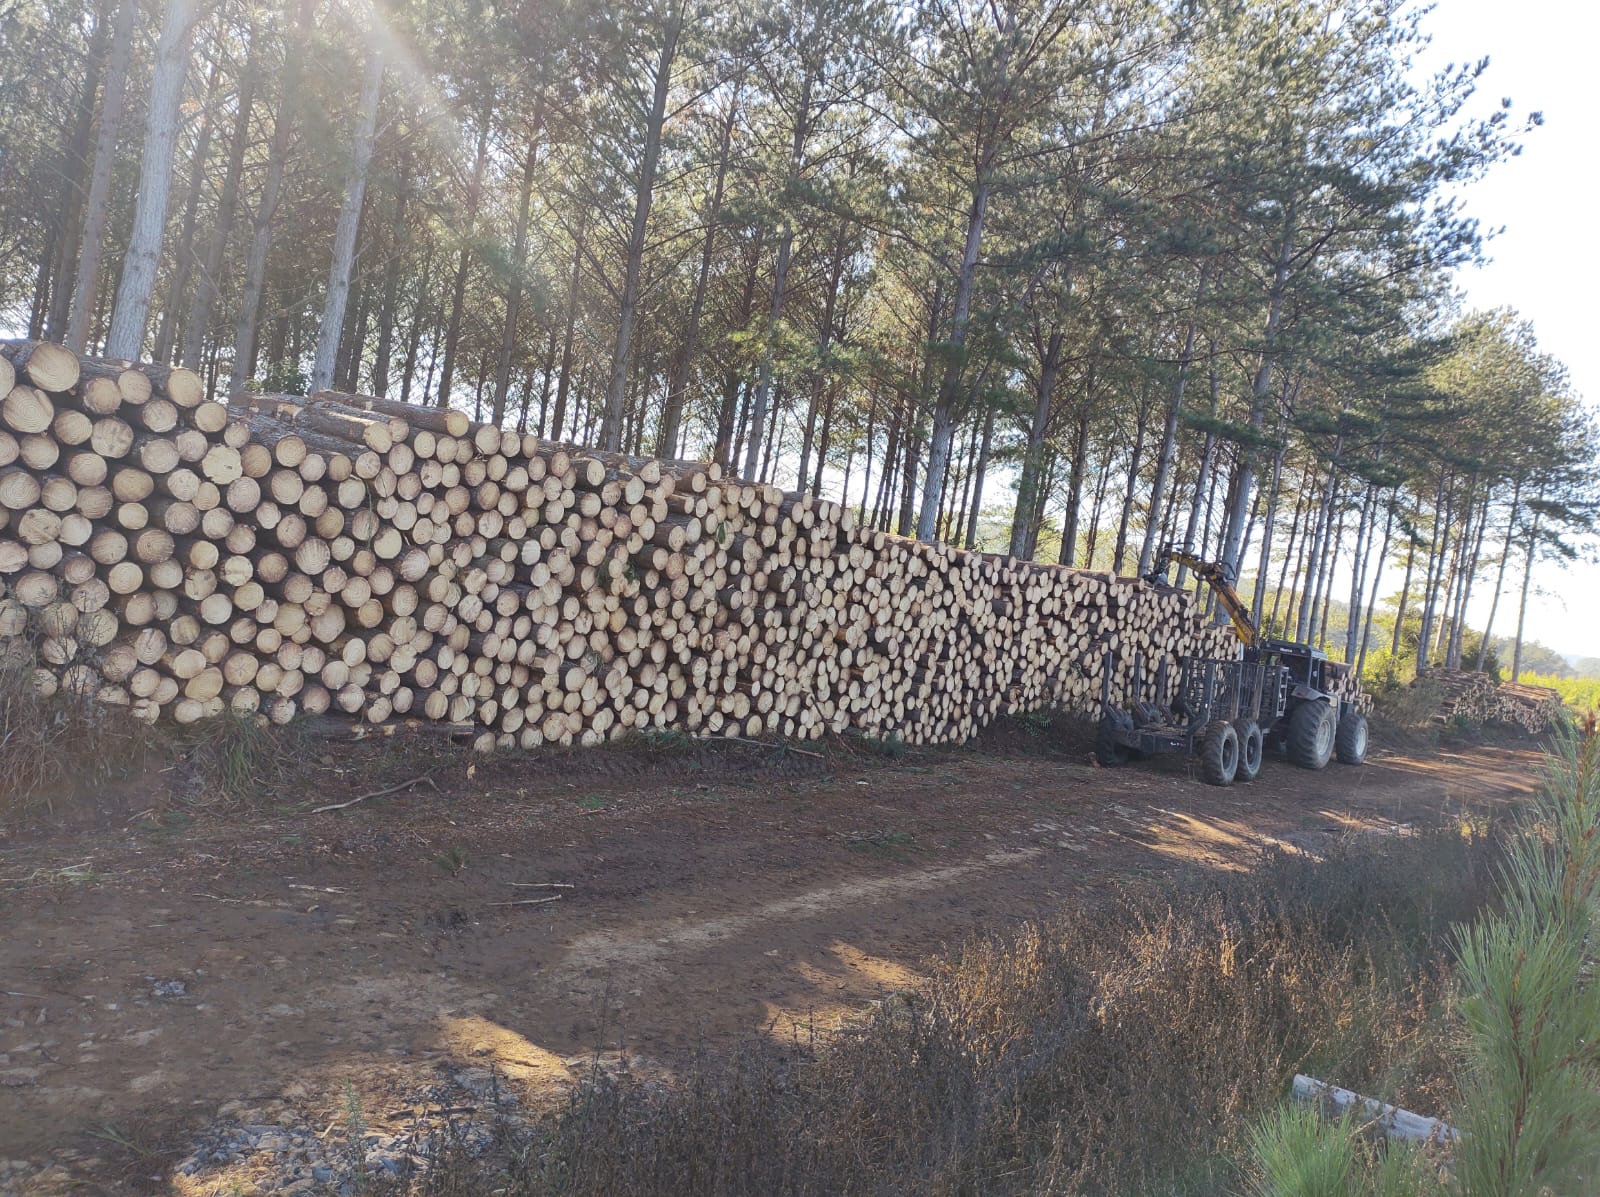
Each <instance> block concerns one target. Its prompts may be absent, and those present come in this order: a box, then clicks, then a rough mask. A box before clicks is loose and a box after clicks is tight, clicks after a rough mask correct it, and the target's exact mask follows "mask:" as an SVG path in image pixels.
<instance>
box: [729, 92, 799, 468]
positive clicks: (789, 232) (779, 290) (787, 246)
mask: <svg viewBox="0 0 1600 1197" xmlns="http://www.w3.org/2000/svg"><path fill="white" fill-rule="evenodd" d="M810 113H811V75H810V73H809V72H808V73H807V74H806V76H805V78H804V79H803V80H802V82H801V85H800V104H799V107H798V108H797V109H796V115H795V121H794V136H793V140H792V143H791V145H790V153H789V172H788V175H787V177H785V179H784V186H783V193H784V202H785V203H787V202H789V199H790V197H789V193H790V192H792V191H793V189H794V185H795V183H796V182H797V181H798V179H799V175H800V167H801V164H802V162H803V156H804V154H805V144H806V134H807V128H808V126H809V124H810V121H809V119H808V118H809V116H810ZM793 251H794V222H793V220H791V219H790V218H789V215H788V213H787V212H786V213H785V214H784V218H783V228H782V230H781V231H780V233H779V235H778V259H777V261H776V263H774V265H773V268H772V302H771V303H770V304H769V305H768V308H767V327H766V329H765V331H764V334H763V336H762V338H761V361H760V364H759V365H758V366H757V367H756V392H755V401H754V402H755V428H756V433H757V434H756V435H755V436H753V437H752V438H751V440H750V445H749V448H748V449H747V450H746V453H747V456H746V457H745V473H746V474H748V473H750V469H751V466H752V464H753V463H754V462H755V460H756V457H757V455H758V454H759V453H760V450H761V440H760V435H759V433H760V429H761V418H762V416H763V415H765V413H766V410H767V395H768V394H769V393H770V391H771V390H772V356H773V348H774V346H773V341H774V339H775V338H776V337H777V335H778V322H779V320H781V319H782V318H783V301H784V299H785V297H786V296H787V293H788V287H789V257H790V255H791V254H792V253H793Z"/></svg>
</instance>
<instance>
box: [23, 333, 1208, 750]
mask: <svg viewBox="0 0 1600 1197" xmlns="http://www.w3.org/2000/svg"><path fill="white" fill-rule="evenodd" d="M24 637H31V638H32V640H33V641H34V643H35V644H36V648H37V651H36V661H37V668H36V670H35V682H36V684H37V685H38V686H39V687H40V688H42V689H45V690H50V689H51V688H55V687H61V686H67V687H74V688H78V689H82V690H85V691H89V692H93V693H95V694H98V696H99V697H100V698H101V699H102V700H104V701H106V702H109V703H115V704H122V705H126V706H128V707H129V708H131V710H132V711H133V713H134V714H135V715H137V716H138V717H140V718H142V719H148V720H155V719H157V718H160V717H163V716H166V717H170V718H172V719H174V720H176V721H177V722H179V723H191V722H194V721H195V720H198V719H201V718H204V717H206V716H209V715H214V714H218V713H221V712H222V711H224V710H228V709H232V710H235V711H241V712H259V713H260V714H261V715H262V716H264V717H266V718H269V719H271V720H272V721H273V722H277V723H283V722H287V721H288V720H289V719H291V718H293V717H294V716H295V715H296V714H297V713H300V712H309V713H321V712H330V711H331V712H343V713H345V714H347V715H350V716H352V717H356V718H360V719H363V720H369V721H382V720H385V719H388V718H390V717H392V716H410V717H413V718H424V719H429V720H440V721H449V722H451V723H457V724H459V723H471V724H474V725H475V726H476V727H477V728H478V729H479V731H478V735H477V744H478V746H479V747H481V748H490V747H494V746H496V745H501V746H512V745H520V746H522V747H536V746H538V745H540V744H544V743H556V744H563V745H566V744H574V743H581V744H594V743H598V742H600V741H602V740H605V739H608V738H610V737H612V736H614V735H616V734H618V733H621V732H624V731H631V730H645V729H650V728H662V729H665V728H671V729H678V730H682V731H685V732H689V733H691V734H712V735H716V734H722V735H740V736H754V735H760V734H763V733H772V734H778V735H782V736H787V737H794V738H801V739H805V738H813V737H817V736H821V735H823V734H826V733H829V732H835V733H837V732H846V731H851V732H857V733H860V734H863V735H867V736H881V737H890V736H898V737H902V738H903V739H904V740H906V741H908V742H911V743H933V742H951V741H961V740H965V739H967V738H969V737H971V736H972V735H973V734H974V733H975V732H977V731H978V730H979V729H980V728H982V727H983V726H984V725H985V724H987V723H988V722H989V721H990V720H992V719H994V718H995V716H997V715H999V714H1001V713H1002V712H1013V711H1020V710H1031V709H1037V708H1043V707H1050V706H1057V707H1065V708H1067V709H1070V710H1074V711H1079V712H1084V713H1091V712H1093V711H1094V710H1096V709H1097V703H1098V698H1099V694H1100V677H1101V672H1102V669H1103V661H1104V660H1105V658H1106V656H1107V653H1108V650H1109V651H1110V652H1111V653H1114V654H1115V657H1116V660H1117V662H1118V664H1116V665H1115V666H1114V668H1115V669H1116V671H1117V676H1116V677H1115V678H1114V679H1113V680H1114V684H1115V686H1116V687H1117V688H1118V690H1119V692H1120V689H1121V688H1122V687H1123V686H1125V685H1126V683H1127V680H1128V675H1129V673H1130V672H1131V670H1132V669H1133V662H1134V660H1135V657H1136V656H1142V664H1143V667H1144V668H1145V669H1146V670H1147V671H1148V670H1153V669H1155V668H1157V667H1158V666H1159V664H1160V663H1161V661H1162V660H1175V659H1176V658H1179V657H1181V656H1184V655H1187V654H1198V655H1203V656H1233V655H1235V653H1236V652H1237V645H1236V643H1235V641H1234V638H1233V635H1232V633H1231V631H1230V630H1228V629H1227V628H1225V627H1218V626H1216V625H1213V624H1210V623H1208V622H1207V621H1206V620H1204V619H1203V618H1202V617H1201V616H1200V615H1199V614H1198V613H1197V612H1196V611H1195V610H1194V609H1193V605H1192V603H1191V600H1190V598H1189V597H1188V596H1187V595H1185V594H1181V593H1177V592H1173V591H1167V590H1158V589H1156V588H1153V587H1150V586H1147V585H1145V584H1144V583H1142V582H1139V581H1136V580H1133V579H1119V578H1113V577H1110V576H1107V575H1104V574H1098V573H1090V572H1084V571H1077V570H1071V569H1065V568H1061V567H1057V566H1050V565H1038V564H1033V563H1025V562H1018V561H1012V560H1009V559H1007V558H1004V557H998V556H990V555H985V554H981V553H969V552H961V551H958V550H954V549H950V548H947V547H942V546H928V545H923V544H918V543H916V542H914V541H910V540H906V539H902V538H897V537H892V536H888V535H886V534H884V533H883V532H879V531H874V530H868V529H863V528H859V527H857V525H856V522H855V520H854V518H853V516H852V513H851V512H850V511H849V510H848V509H846V508H843V507H841V506H840V505H838V504H836V503H832V502H828V501H826V500H822V499H818V498H816V497H814V496H812V495H809V494H786V493H784V492H782V491H780V490H778V489H776V488H774V487H771V486H765V485H756V484H752V483H746V482H739V481H735V480H732V479H727V478H724V477H722V475H721V472H720V470H719V469H718V468H717V467H716V466H714V465H706V464H697V463H684V462H673V463H668V462H660V461H654V460H646V459H639V458H633V457H626V456H620V455H615V454H605V453H600V452H595V451H592V450H584V449H579V448H574V447H571V446H563V445H557V444H552V443H548V442H543V441H540V440H538V439H537V438H535V437H531V436H523V435H519V434H517V433H515V432H511V431H506V430H502V429H500V428H496V427H490V426H485V425H475V424H472V423H470V422H469V421H468V420H467V418H466V417H465V416H464V415H462V414H461V413H459V412H454V411H447V410H441V409H437V408H421V407H415V406H410V405H405V404H400V403H396V402H393V401H390V400H384V399H377V398H372V397H369V396H362V395H349V394H337V393H331V392H323V393H320V394H316V395H313V396H311V397H309V398H300V397H296V396H288V395H242V396H238V397H236V398H235V400H234V401H233V403H232V405H231V406H223V405H221V404H218V403H214V402H207V401H205V399H204V389H203V387H202V385H201V380H200V379H199V378H198V377H197V376H196V375H194V374H192V373H191V372H189V371H187V370H182V369H170V368H166V367H158V366H152V365H134V364H130V363H126V362H108V361H93V360H87V359H86V360H83V361H81V362H80V361H79V360H78V359H77V357H75V356H74V355H73V354H71V353H70V352H68V351H67V350H65V349H62V348H61V347H59V346H55V345H48V344H40V343H29V342H8V343H0V639H4V638H10V639H11V640H12V641H13V642H20V641H21V640H22V638H24ZM1146 676H1149V674H1148V673H1147V675H1146Z"/></svg>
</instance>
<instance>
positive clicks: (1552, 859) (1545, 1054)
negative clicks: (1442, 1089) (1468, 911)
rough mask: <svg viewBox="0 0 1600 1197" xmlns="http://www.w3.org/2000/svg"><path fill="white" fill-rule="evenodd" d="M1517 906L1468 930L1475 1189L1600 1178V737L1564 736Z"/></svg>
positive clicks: (1463, 959)
mask: <svg viewBox="0 0 1600 1197" xmlns="http://www.w3.org/2000/svg"><path fill="white" fill-rule="evenodd" d="M1503 888H1504V904H1503V908H1502V909H1501V910H1499V911H1497V912H1493V913H1490V914H1487V915H1485V916H1483V917H1480V918H1479V919H1478V920H1477V921H1476V922H1475V923H1474V924H1473V925H1472V926H1471V927H1469V928H1468V929H1467V930H1466V931H1465V932H1464V933H1463V934H1462V937H1461V944H1460V949H1459V956H1460V968H1461V975H1462V980H1463V983H1464V985H1465V988H1466V990H1467V992H1468V995H1469V996H1468V997H1467V999H1466V1000H1465V1002H1464V1003H1463V1013H1464V1015H1465V1018H1466V1024H1467V1041H1466V1054H1467V1068H1466V1071H1465V1075H1464V1077H1463V1085H1462V1112H1461V1114H1460V1115H1459V1116H1458V1121H1459V1123H1460V1127H1461V1130H1462V1132H1463V1134H1464V1136H1465V1137H1464V1141H1463V1144H1462V1148H1461V1151H1460V1154H1459V1159H1458V1163H1457V1181H1458V1187H1459V1190H1460V1191H1461V1192H1462V1193H1465V1194H1470V1195H1471V1197H1537V1195H1539V1194H1552V1193H1553V1194H1564V1193H1588V1192H1594V1191H1595V1186H1596V1185H1597V1184H1600V1045H1597V1042H1596V1033H1597V1032H1600V987H1597V986H1596V985H1594V984H1593V970H1594V957H1595V949H1594V943H1593V938H1592V936H1593V931H1594V921H1595V900H1596V897H1597V891H1600V734H1597V733H1596V728H1595V724H1594V722H1593V720H1592V719H1591V720H1590V721H1589V722H1588V723H1587V724H1586V726H1584V727H1583V728H1581V729H1579V730H1578V731H1576V732H1575V733H1573V734H1570V735H1567V736H1565V737H1563V738H1562V739H1561V740H1560V741H1559V742H1558V743H1557V744H1556V745H1555V747H1554V750H1553V752H1552V754H1551V762H1550V769H1549V775H1548V778H1547V780H1546V782H1545V785H1544V787H1543V789H1542V790H1541V791H1540V794H1539V797H1538V799H1537V800H1536V801H1535V803H1534V804H1533V806H1532V807H1531V808H1530V809H1529V811H1528V813H1527V815H1526V817H1525V821H1524V825H1523V827H1522V828H1521V834H1520V835H1519V836H1518V837H1517V839H1516V841H1515V844H1514V846H1513V848H1512V850H1511V852H1510V854H1509V856H1508V857H1507V861H1506V865H1505V876H1504V881H1503Z"/></svg>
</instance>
